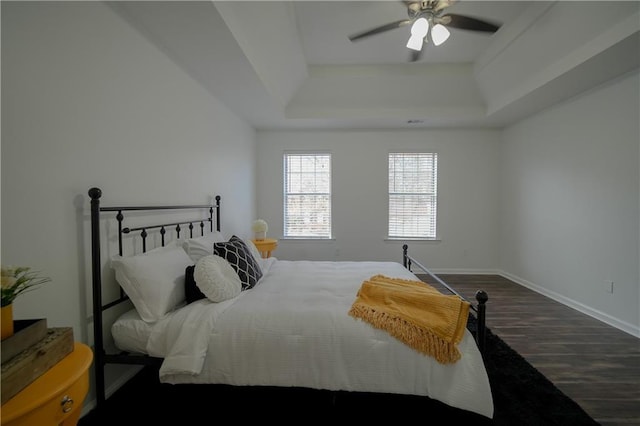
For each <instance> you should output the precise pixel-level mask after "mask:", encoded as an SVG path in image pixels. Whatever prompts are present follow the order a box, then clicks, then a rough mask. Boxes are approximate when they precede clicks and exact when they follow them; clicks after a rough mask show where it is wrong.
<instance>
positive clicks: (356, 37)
mask: <svg viewBox="0 0 640 426" xmlns="http://www.w3.org/2000/svg"><path fill="white" fill-rule="evenodd" d="M410 23H411V19H402V20H399V21H395V22H390V23H388V24H386V25H381V26H379V27H376V28H372V29H370V30H367V31H364V32H361V33H358V34H353V35H350V36H349V40H351V41H356V40H360V39H362V38H365V37H369V36H372V35H374V34H379V33H383V32H385V31H389V30H394V29H396V28H400V27H404V26H405V25H409V24H410Z"/></svg>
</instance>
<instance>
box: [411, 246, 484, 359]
mask: <svg viewBox="0 0 640 426" xmlns="http://www.w3.org/2000/svg"><path fill="white" fill-rule="evenodd" d="M408 252H409V246H408V245H407V244H404V245H403V246H402V264H403V265H404V267H405V268H407V269H408V270H409V271H411V266H412V265H413V264H415V265H416V266H418V268H420V269H421V270H423V271H424V272H425V273H426V274H428V275H429V276H430V277H432V278H433V279H434V280H436V281H437V282H438V283H439V284H441V285H442V286H444V287H445V288H446V289H447V290H448V291H450V292H451V293H452V294H455V295H457V296H458V297H460V298H461V299H463V300H466V301H467V302H469V301H468V300H467V299H466V298H465V297H463V296H462V295H460V294H459V293H458V292H457V291H455V290H454V289H453V288H451V286H449V285H448V284H447V283H445V282H444V281H442V280H441V279H440V278H439V277H438V276H437V275H436V274H434V273H433V272H431V271H430V270H429V269H428V268H426V267H425V266H424V265H422V264H421V263H419V262H418V261H416V260H415V259H414V258H412V257H411V256H409V253H408ZM476 300H477V302H478V303H477V304H474V303H472V302H469V304H470V305H471V306H470V307H471V309H472V310H473V311H474V312H475V313H476V319H477V321H478V326H477V330H476V343H477V344H478V349H480V353H482V354H483V355H484V347H485V336H486V332H487V328H486V320H485V318H486V310H487V305H486V304H487V300H489V296H488V295H487V293H486V292H485V291H484V290H478V291H477V292H476Z"/></svg>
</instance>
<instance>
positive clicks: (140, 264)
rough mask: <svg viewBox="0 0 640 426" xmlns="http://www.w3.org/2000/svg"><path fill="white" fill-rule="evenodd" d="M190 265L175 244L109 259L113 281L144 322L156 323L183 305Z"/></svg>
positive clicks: (186, 257) (188, 260)
mask: <svg viewBox="0 0 640 426" xmlns="http://www.w3.org/2000/svg"><path fill="white" fill-rule="evenodd" d="M192 263H193V262H191V259H189V256H187V254H186V253H185V251H184V250H183V249H182V247H181V246H180V245H178V244H168V245H167V246H165V247H159V248H156V249H153V250H150V251H148V252H146V253H144V254H140V255H136V256H129V257H122V256H115V257H113V258H112V259H111V267H112V268H113V269H114V270H115V273H116V280H117V281H118V283H119V284H120V286H121V287H122V289H123V290H124V292H125V293H127V295H128V296H129V298H130V299H131V302H132V303H133V306H135V308H136V310H137V311H138V314H139V315H140V318H142V319H143V320H144V321H146V322H155V321H158V320H159V319H160V318H162V317H163V316H164V315H165V314H167V313H168V312H170V311H172V310H174V309H175V308H176V307H177V306H178V305H180V304H182V303H184V301H185V294H184V275H185V270H186V268H187V266H189V265H191V264H192Z"/></svg>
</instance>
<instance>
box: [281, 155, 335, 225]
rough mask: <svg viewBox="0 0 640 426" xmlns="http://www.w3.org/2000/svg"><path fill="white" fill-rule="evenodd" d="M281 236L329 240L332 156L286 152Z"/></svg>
mask: <svg viewBox="0 0 640 426" xmlns="http://www.w3.org/2000/svg"><path fill="white" fill-rule="evenodd" d="M284 236H285V237H288V238H331V154H328V153H313V154H310V153H305V154H299V153H297V154H294V153H285V155H284Z"/></svg>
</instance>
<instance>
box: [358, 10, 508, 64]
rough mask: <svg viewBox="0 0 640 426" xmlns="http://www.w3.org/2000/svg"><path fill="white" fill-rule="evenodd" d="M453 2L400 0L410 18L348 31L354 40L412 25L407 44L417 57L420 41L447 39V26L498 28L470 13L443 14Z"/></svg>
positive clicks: (489, 30) (487, 30) (437, 42)
mask: <svg viewBox="0 0 640 426" xmlns="http://www.w3.org/2000/svg"><path fill="white" fill-rule="evenodd" d="M455 2H456V0H425V1H403V2H402V3H404V4H405V6H406V7H407V14H408V16H409V19H402V20H399V21H394V22H390V23H388V24H385V25H381V26H379V27H375V28H372V29H369V30H367V31H364V32H361V33H358V34H354V35H351V36H350V37H349V40H351V41H357V40H361V39H363V38H365V37H369V36H372V35H375V34H380V33H383V32H386V31H390V30H393V29H396V28H400V27H404V26H406V25H411V36H410V37H409V40H408V41H407V48H409V49H411V50H413V54H412V56H411V61H416V60H418V59H419V52H420V51H421V50H422V45H423V44H425V43H428V41H429V39H431V41H432V42H433V44H434V45H435V46H440V45H441V44H442V43H444V42H445V41H447V39H448V38H449V36H450V35H451V33H450V31H449V29H448V28H447V27H449V28H457V29H461V30H467V31H477V32H484V33H495V32H496V31H498V29H499V28H500V25H497V24H494V23H492V22H489V21H485V20H482V19H478V18H474V17H471V16H466V15H458V14H454V13H447V14H443V13H444V10H445V9H447V8H448V7H450V6H451V5H453V4H454V3H455Z"/></svg>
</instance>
